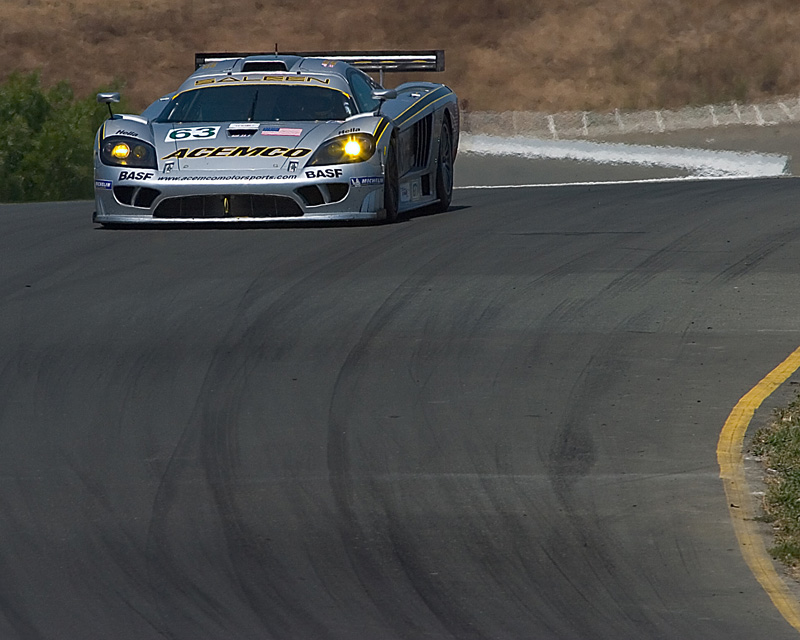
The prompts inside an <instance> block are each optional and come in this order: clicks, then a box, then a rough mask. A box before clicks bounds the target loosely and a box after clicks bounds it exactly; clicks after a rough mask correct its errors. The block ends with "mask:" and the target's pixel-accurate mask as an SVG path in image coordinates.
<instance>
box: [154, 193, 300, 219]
mask: <svg viewBox="0 0 800 640" xmlns="http://www.w3.org/2000/svg"><path fill="white" fill-rule="evenodd" d="M302 215H303V210H302V209H301V208H300V206H299V205H298V204H297V203H296V202H295V201H294V200H292V199H291V198H288V197H286V196H272V195H208V196H185V197H182V198H167V199H165V200H163V201H162V202H161V203H160V204H159V205H158V206H157V207H156V210H155V213H153V216H154V217H156V218H176V219H180V218H299V217H300V216H302Z"/></svg>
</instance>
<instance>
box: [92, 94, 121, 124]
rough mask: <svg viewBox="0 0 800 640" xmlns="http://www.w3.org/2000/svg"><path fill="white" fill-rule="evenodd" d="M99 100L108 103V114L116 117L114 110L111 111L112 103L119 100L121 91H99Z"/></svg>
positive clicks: (101, 102)
mask: <svg viewBox="0 0 800 640" xmlns="http://www.w3.org/2000/svg"><path fill="white" fill-rule="evenodd" d="M97 102H99V103H100V104H107V105H108V115H109V117H110V118H112V119H113V118H114V112H113V111H111V103H112V102H119V93H117V92H116V91H110V92H108V93H98V94H97Z"/></svg>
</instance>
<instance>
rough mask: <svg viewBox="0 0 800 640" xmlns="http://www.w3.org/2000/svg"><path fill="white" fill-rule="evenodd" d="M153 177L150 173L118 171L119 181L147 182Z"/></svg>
mask: <svg viewBox="0 0 800 640" xmlns="http://www.w3.org/2000/svg"><path fill="white" fill-rule="evenodd" d="M152 177H153V172H152V171H120V172H119V179H120V180H149V179H150V178H152Z"/></svg>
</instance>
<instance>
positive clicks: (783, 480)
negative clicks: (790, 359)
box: [750, 398, 800, 566]
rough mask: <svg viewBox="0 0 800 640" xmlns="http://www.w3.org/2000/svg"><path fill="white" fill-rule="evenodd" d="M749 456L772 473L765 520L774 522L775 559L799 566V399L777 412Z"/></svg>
mask: <svg viewBox="0 0 800 640" xmlns="http://www.w3.org/2000/svg"><path fill="white" fill-rule="evenodd" d="M750 452H751V453H753V454H754V455H756V456H759V457H760V458H761V459H762V463H763V464H764V465H765V466H766V467H767V468H768V469H769V471H768V472H767V475H766V478H765V480H766V483H767V491H766V495H765V496H764V517H763V518H762V519H763V520H765V521H767V522H771V523H772V524H773V528H774V531H775V544H774V546H773V547H772V548H771V549H770V551H771V553H772V555H773V557H775V558H777V559H779V560H781V561H782V562H784V563H785V564H788V565H792V566H797V565H798V564H800V398H798V399H795V400H794V401H793V402H791V403H790V404H789V405H788V406H787V407H784V408H782V409H777V410H776V411H775V412H774V413H773V418H772V420H771V421H770V422H769V424H768V425H766V426H765V427H762V428H761V429H759V430H758V431H756V433H755V435H754V436H753V441H752V444H751V447H750Z"/></svg>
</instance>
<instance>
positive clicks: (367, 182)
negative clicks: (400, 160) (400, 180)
mask: <svg viewBox="0 0 800 640" xmlns="http://www.w3.org/2000/svg"><path fill="white" fill-rule="evenodd" d="M382 184H383V176H369V177H366V178H350V186H351V187H375V186H378V185H382Z"/></svg>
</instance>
